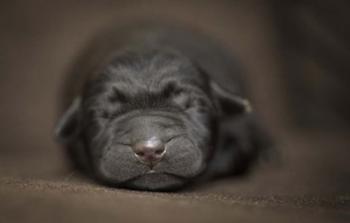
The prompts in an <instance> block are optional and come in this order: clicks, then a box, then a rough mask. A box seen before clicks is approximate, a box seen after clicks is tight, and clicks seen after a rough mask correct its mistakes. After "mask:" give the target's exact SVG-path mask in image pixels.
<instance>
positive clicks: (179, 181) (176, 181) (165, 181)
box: [124, 172, 188, 191]
mask: <svg viewBox="0 0 350 223" xmlns="http://www.w3.org/2000/svg"><path fill="white" fill-rule="evenodd" d="M187 182H188V180H187V179H184V178H181V177H178V176H175V175H170V174H165V173H156V172H154V173H146V174H144V175H141V176H139V177H136V178H134V179H132V180H130V181H128V182H126V183H125V184H124V185H125V186H126V187H128V188H131V189H138V190H150V191H162V190H176V189H179V188H181V187H183V186H185V185H186V183H187Z"/></svg>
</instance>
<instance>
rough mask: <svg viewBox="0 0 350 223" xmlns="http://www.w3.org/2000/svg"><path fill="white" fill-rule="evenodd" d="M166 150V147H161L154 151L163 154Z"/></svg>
mask: <svg viewBox="0 0 350 223" xmlns="http://www.w3.org/2000/svg"><path fill="white" fill-rule="evenodd" d="M164 151H165V150H164V148H160V149H156V150H155V151H154V153H155V154H157V155H161V154H162V153H163V152H164Z"/></svg>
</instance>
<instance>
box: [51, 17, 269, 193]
mask: <svg viewBox="0 0 350 223" xmlns="http://www.w3.org/2000/svg"><path fill="white" fill-rule="evenodd" d="M72 70H73V71H72V73H71V74H69V76H68V79H67V81H66V86H65V88H64V91H65V92H64V94H65V96H64V98H65V100H66V102H65V106H64V107H65V108H64V109H65V110H64V113H63V115H62V116H61V118H60V120H59V122H58V125H57V128H56V136H57V138H58V139H59V140H60V142H61V143H62V144H64V145H65V146H66V147H67V150H68V153H69V155H70V157H71V159H72V160H73V162H74V164H75V166H77V167H78V168H79V169H80V170H83V172H85V173H87V174H89V175H90V176H92V177H94V178H96V179H97V180H98V181H100V182H102V183H105V184H108V185H113V186H117V187H127V188H134V189H143V190H158V191H160V190H173V189H177V188H181V187H182V186H184V185H186V184H188V183H190V182H193V181H194V180H196V179H200V178H209V177H214V176H222V175H227V174H231V173H235V172H237V171H238V170H243V169H246V168H247V167H248V166H250V164H251V161H252V160H254V158H255V157H257V154H259V152H260V151H261V150H262V149H263V146H261V145H260V144H259V143H258V142H259V140H258V138H259V137H260V136H259V134H257V133H256V128H255V126H256V125H255V121H254V120H253V118H252V113H250V111H251V108H250V104H249V102H248V100H246V99H245V98H244V97H243V96H242V83H241V81H240V80H239V77H238V76H237V75H238V71H237V69H236V65H235V63H234V60H232V58H231V56H230V55H229V54H228V53H227V52H225V50H223V49H222V48H221V47H219V46H218V45H217V44H216V43H215V41H213V40H211V39H210V38H208V37H205V35H203V34H202V33H200V32H198V31H197V32H195V31H193V30H190V29H188V28H183V27H175V26H171V27H169V26H164V25H146V24H143V25H135V26H131V27H124V28H119V29H116V28H115V29H109V30H107V31H105V32H102V35H101V36H100V37H97V38H96V39H94V40H93V41H92V43H91V44H90V46H89V47H88V50H87V51H85V52H84V53H83V54H82V56H80V58H78V60H77V62H76V64H75V67H74V68H73V69H72ZM215 77H217V78H218V79H220V77H221V78H228V79H230V78H231V80H233V81H232V83H231V84H229V85H228V86H227V87H228V88H230V90H231V91H228V90H226V89H224V88H223V87H221V86H220V85H219V84H218V83H217V82H216V81H215V80H214V78H215ZM228 125H229V126H230V127H231V130H228V129H229V128H230V127H229V128H227V126H228ZM225 126H226V127H225Z"/></svg>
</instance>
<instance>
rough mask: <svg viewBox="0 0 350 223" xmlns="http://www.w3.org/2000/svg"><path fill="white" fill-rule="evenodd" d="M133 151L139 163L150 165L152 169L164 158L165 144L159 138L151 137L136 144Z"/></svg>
mask: <svg viewBox="0 0 350 223" xmlns="http://www.w3.org/2000/svg"><path fill="white" fill-rule="evenodd" d="M132 150H133V152H134V153H135V156H136V157H137V159H138V160H139V161H141V162H142V163H144V164H146V165H148V166H149V167H150V168H151V169H152V168H153V167H154V166H155V165H156V164H157V163H158V162H159V161H160V160H161V159H162V158H163V157H164V155H165V153H166V148H165V144H164V143H163V142H162V141H161V140H160V139H159V138H158V137H155V136H154V137H151V138H149V139H147V140H143V141H140V142H137V143H135V144H134V145H133V146H132Z"/></svg>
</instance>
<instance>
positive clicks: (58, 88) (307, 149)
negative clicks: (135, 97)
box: [0, 0, 350, 208]
mask: <svg viewBox="0 0 350 223" xmlns="http://www.w3.org/2000/svg"><path fill="white" fill-rule="evenodd" d="M349 9H350V3H349V1H347V0H343V1H342V0H334V1H322V0H319V1H312V0H310V1H307V0H305V1H297V0H294V1H292V0H290V1H289V0H284V1H279V0H266V1H259V0H232V1H230V0H216V1H214V0H213V1H210V0H202V1H200V0H188V1H181V0H179V1H156V0H151V1H133V0H128V1H123V0H118V1H107V0H100V1H97V0H96V1H79V0H76V1H73V0H70V1H69V0H61V1H43V0H26V1H19V0H13V1H1V2H0V179H1V180H0V184H1V182H2V183H3V184H6V182H8V179H33V180H47V181H48V182H52V181H53V182H60V181H62V179H67V176H68V177H70V176H71V172H70V171H69V170H67V163H66V162H65V160H64V154H63V150H62V148H60V147H59V146H58V145H57V144H56V143H55V142H54V140H53V136H52V129H53V127H54V124H55V121H56V120H57V115H58V112H59V107H58V106H59V100H60V96H61V94H62V85H63V81H64V77H65V74H66V73H67V72H68V70H69V68H70V66H71V63H72V61H73V60H74V58H75V57H76V56H77V55H78V54H79V52H80V51H81V50H82V49H83V48H84V46H85V44H86V43H87V42H88V41H89V40H90V39H91V38H92V37H93V36H94V35H96V33H97V32H98V31H99V30H100V29H101V28H103V27H105V26H107V25H110V24H113V23H115V24H126V23H128V22H131V21H133V20H140V19H143V18H148V19H149V18H153V19H155V20H169V21H174V22H176V23H183V24H187V25H189V26H193V27H196V28H200V29H202V30H204V31H205V32H207V33H208V34H209V35H211V36H213V37H214V38H217V39H218V40H219V41H221V42H222V43H223V44H224V45H226V46H227V48H228V49H230V50H232V52H234V54H235V55H236V57H237V58H238V59H239V61H240V63H241V65H242V67H243V68H244V70H245V71H246V72H245V78H246V80H247V83H248V87H249V91H250V93H251V98H252V100H253V104H254V105H255V109H256V111H257V112H258V115H259V117H260V118H261V120H262V122H263V125H264V126H266V128H267V129H268V130H269V131H270V132H271V134H272V135H273V137H274V138H275V140H276V145H277V149H278V151H279V152H280V154H281V161H280V162H279V164H273V165H269V164H262V165H261V167H259V168H257V170H256V171H255V172H254V173H253V174H252V175H250V176H248V177H246V178H244V179H226V180H223V181H219V182H212V183H210V184H207V185H204V186H203V187H201V188H199V189H198V193H199V192H200V193H215V194H221V195H225V196H226V195H231V196H233V195H236V194H245V195H249V196H265V195H266V196H269V195H271V194H274V195H276V196H277V195H278V196H282V195H288V196H304V195H310V196H313V195H315V196H318V195H320V194H321V195H325V196H326V195H327V196H335V201H336V202H335V204H333V203H332V202H333V201H328V200H326V201H324V200H322V199H320V200H321V201H319V202H318V201H315V202H316V203H317V205H321V206H322V205H325V206H327V205H328V206H332V205H333V206H341V207H342V208H344V207H347V208H348V207H349V206H350V205H349V204H350V201H349V200H350V198H349V196H350V195H349V194H350V165H349V158H350V148H349V146H350V134H349V130H350V116H349V114H350V97H349V96H350V88H349V84H350V81H349V80H350V41H349V40H350V29H349V27H350V14H349ZM69 179H70V178H69ZM4 182H5V183H4ZM10 182H12V181H11V180H10ZM2 190H4V189H2ZM0 194H1V193H0ZM23 196H25V195H23ZM0 197H1V195H0ZM13 197H14V198H15V197H16V196H13ZM5 198H6V196H5ZM10 198H11V197H10ZM10 198H9V197H7V200H8V201H10V200H11V199H10ZM5 200H6V199H5ZM0 202H1V199H0ZM308 205H309V204H308Z"/></svg>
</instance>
